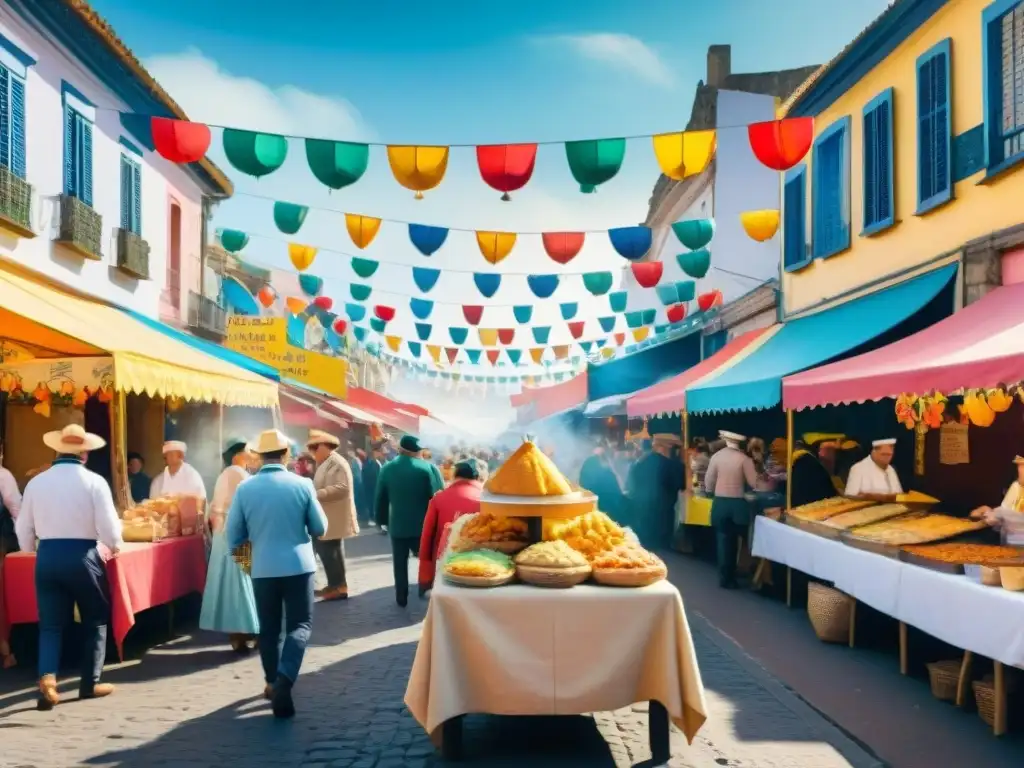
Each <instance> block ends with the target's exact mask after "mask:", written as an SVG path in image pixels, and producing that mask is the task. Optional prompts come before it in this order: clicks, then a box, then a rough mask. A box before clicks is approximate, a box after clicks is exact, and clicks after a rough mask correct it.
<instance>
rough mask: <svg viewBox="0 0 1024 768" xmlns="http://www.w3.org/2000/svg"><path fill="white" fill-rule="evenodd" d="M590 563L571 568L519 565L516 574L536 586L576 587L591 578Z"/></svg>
mask: <svg viewBox="0 0 1024 768" xmlns="http://www.w3.org/2000/svg"><path fill="white" fill-rule="evenodd" d="M590 573H591V571H590V566H589V565H577V566H573V567H571V568H538V567H537V566H532V565H517V566H516V574H517V575H518V576H519V578H520V580H522V581H524V582H526V583H527V584H533V585H534V586H535V587H556V588H563V589H564V588H565V587H574V586H576V585H577V584H582V583H583V582H584V581H586V580H587V579H589V578H590Z"/></svg>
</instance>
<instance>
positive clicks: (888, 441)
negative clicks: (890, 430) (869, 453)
mask: <svg viewBox="0 0 1024 768" xmlns="http://www.w3.org/2000/svg"><path fill="white" fill-rule="evenodd" d="M883 445H896V438H895V437H884V438H882V439H881V440H872V441H871V447H872V448H881V447H882V446H883Z"/></svg>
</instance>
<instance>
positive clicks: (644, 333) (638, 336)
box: [633, 326, 651, 342]
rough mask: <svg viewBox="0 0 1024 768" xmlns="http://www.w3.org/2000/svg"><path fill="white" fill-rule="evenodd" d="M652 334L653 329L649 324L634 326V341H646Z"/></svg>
mask: <svg viewBox="0 0 1024 768" xmlns="http://www.w3.org/2000/svg"><path fill="white" fill-rule="evenodd" d="M650 334H651V329H650V328H648V327H647V326H644V327H643V328H634V329H633V341H637V342H639V341H644V340H645V339H646V338H647V337H648V336H649V335H650Z"/></svg>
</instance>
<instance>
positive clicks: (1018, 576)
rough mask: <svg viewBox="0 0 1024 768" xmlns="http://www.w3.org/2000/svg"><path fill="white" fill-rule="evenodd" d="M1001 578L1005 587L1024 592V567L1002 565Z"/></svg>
mask: <svg viewBox="0 0 1024 768" xmlns="http://www.w3.org/2000/svg"><path fill="white" fill-rule="evenodd" d="M999 580H1000V581H1001V582H1002V585H1003V589H1009V590H1011V591H1013V592H1024V567H1020V566H1016V565H1015V566H1005V565H1004V566H1002V567H1001V568H1000V569H999Z"/></svg>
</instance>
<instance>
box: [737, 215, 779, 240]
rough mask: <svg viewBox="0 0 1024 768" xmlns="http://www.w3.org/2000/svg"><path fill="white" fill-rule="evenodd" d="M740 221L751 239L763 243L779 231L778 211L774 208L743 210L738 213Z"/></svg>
mask: <svg viewBox="0 0 1024 768" xmlns="http://www.w3.org/2000/svg"><path fill="white" fill-rule="evenodd" d="M740 223H742V224H743V231H745V232H746V233H747V236H748V237H750V239H751V240H756V241H757V242H759V243H763V242H765V241H766V240H771V239H772V238H773V237H775V233H776V232H778V231H779V212H778V211H777V210H775V209H765V210H763V211H744V212H743V213H741V214H740Z"/></svg>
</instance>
